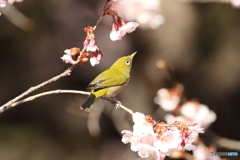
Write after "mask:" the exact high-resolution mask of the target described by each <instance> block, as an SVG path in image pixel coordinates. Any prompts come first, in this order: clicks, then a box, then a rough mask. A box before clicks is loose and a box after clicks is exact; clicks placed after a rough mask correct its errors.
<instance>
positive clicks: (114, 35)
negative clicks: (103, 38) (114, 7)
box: [110, 17, 139, 41]
mask: <svg viewBox="0 0 240 160" xmlns="http://www.w3.org/2000/svg"><path fill="white" fill-rule="evenodd" d="M138 26H139V24H138V23H136V22H127V23H125V22H124V21H123V20H122V19H121V18H120V17H118V22H117V23H116V22H113V24H112V30H111V32H110V39H111V40H112V41H116V40H121V39H122V37H123V36H124V35H126V34H127V33H131V32H133V31H135V30H136V28H137V27H138Z"/></svg>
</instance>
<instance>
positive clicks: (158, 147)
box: [122, 112, 203, 160]
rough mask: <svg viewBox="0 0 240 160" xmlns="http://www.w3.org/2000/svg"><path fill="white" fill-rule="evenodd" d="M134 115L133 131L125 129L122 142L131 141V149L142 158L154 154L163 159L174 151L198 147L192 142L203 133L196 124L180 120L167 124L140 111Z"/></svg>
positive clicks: (159, 159)
mask: <svg viewBox="0 0 240 160" xmlns="http://www.w3.org/2000/svg"><path fill="white" fill-rule="evenodd" d="M132 117H133V121H134V125H133V131H132V132H131V131H128V130H123V131H122V134H123V137H122V142H123V143H125V144H126V143H131V147H130V148H131V150H132V151H135V152H138V155H139V156H140V157H142V158H147V157H149V156H150V155H152V156H153V157H154V158H155V160H163V159H164V158H165V157H166V156H167V155H170V154H172V152H174V151H180V150H182V149H187V150H193V149H195V148H196V147H195V146H194V145H193V144H192V143H193V142H194V141H195V140H196V139H197V137H198V134H199V133H203V129H202V128H198V127H196V126H195V124H193V125H186V124H184V123H183V122H180V121H176V122H174V123H173V124H165V123H164V122H158V121H155V120H152V117H151V116H145V115H144V114H142V113H138V112H136V113H134V114H133V115H132Z"/></svg>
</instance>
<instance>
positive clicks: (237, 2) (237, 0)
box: [230, 0, 240, 8]
mask: <svg viewBox="0 0 240 160" xmlns="http://www.w3.org/2000/svg"><path fill="white" fill-rule="evenodd" d="M230 2H231V4H232V6H233V7H235V8H240V0H230Z"/></svg>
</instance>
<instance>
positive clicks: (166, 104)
mask: <svg viewBox="0 0 240 160" xmlns="http://www.w3.org/2000/svg"><path fill="white" fill-rule="evenodd" d="M182 90H183V89H182V87H176V88H171V89H166V88H162V89H160V90H158V92H157V97H155V98H154V102H155V103H156V104H158V105H160V106H161V107H162V109H164V110H165V111H173V110H175V109H176V108H177V106H178V105H179V103H180V101H181V95H182Z"/></svg>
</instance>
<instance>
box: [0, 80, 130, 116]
mask: <svg viewBox="0 0 240 160" xmlns="http://www.w3.org/2000/svg"><path fill="white" fill-rule="evenodd" d="M40 85H41V84H40ZM32 88H33V87H32ZM30 89H31V88H30ZM30 89H29V90H30ZM33 89H34V88H33ZM59 93H73V94H81V95H90V92H85V91H77V90H61V89H58V90H53V91H48V92H43V93H39V94H36V95H33V96H30V97H27V98H25V99H23V100H20V101H15V102H13V103H12V104H10V105H3V106H1V107H0V113H3V112H5V111H6V110H8V109H11V108H13V107H15V106H17V105H20V104H22V103H26V102H30V101H33V100H35V99H37V98H39V97H43V96H47V95H51V94H59ZM16 98H17V97H16ZM16 98H15V99H16ZM102 99H104V100H107V101H109V102H111V103H113V104H115V105H116V106H117V107H119V108H122V109H123V110H125V111H127V112H128V113H130V114H133V111H132V110H130V109H129V108H127V107H125V106H123V105H122V104H116V103H115V102H113V101H112V99H111V98H108V97H104V98H102Z"/></svg>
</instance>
